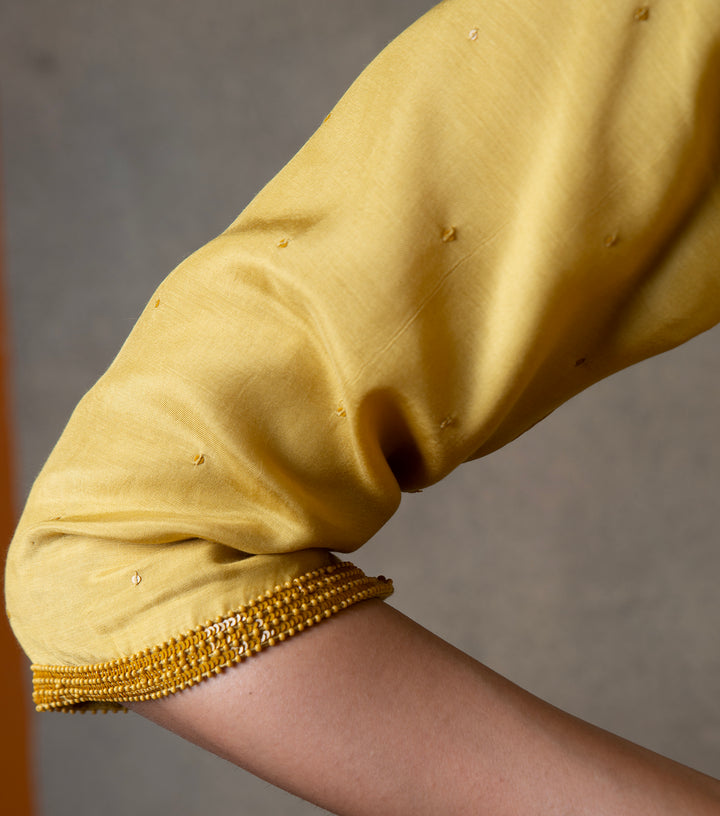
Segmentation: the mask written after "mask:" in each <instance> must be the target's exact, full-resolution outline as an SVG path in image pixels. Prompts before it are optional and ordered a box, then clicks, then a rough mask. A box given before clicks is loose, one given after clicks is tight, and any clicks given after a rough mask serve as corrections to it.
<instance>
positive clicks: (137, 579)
mask: <svg viewBox="0 0 720 816" xmlns="http://www.w3.org/2000/svg"><path fill="white" fill-rule="evenodd" d="M130 580H131V581H132V582H133V584H135V586H137V585H138V584H139V583H140V581H142V577H141V576H140V573H139V572H138V571H137V570H135V574H134V575H133V577H132V578H131V579H130Z"/></svg>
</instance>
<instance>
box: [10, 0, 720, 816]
mask: <svg viewBox="0 0 720 816" xmlns="http://www.w3.org/2000/svg"><path fill="white" fill-rule="evenodd" d="M431 4H432V3H431V2H429V0H393V2H392V3H388V2H386V0H363V2H357V0H302V2H301V3H299V2H297V0H263V2H262V3H256V2H247V1H246V2H234V3H231V2H229V0H204V2H202V3H197V2H189V0H154V1H153V2H149V3H140V2H137V0H129V2H128V1H127V0H125V2H120V0H65V2H63V3H58V2H53V0H34V1H33V2H32V3H19V2H13V0H1V2H0V12H1V13H2V25H0V94H1V97H0V98H1V103H2V110H1V123H2V128H3V132H2V139H3V142H4V161H5V167H4V185H5V190H4V195H5V202H6V231H7V273H8V274H7V277H8V288H9V297H10V306H11V321H12V327H13V341H14V350H15V367H14V373H15V383H14V386H15V387H14V393H15V415H16V427H17V430H18V448H19V451H20V458H21V462H20V465H21V471H22V483H21V485H20V487H19V493H20V494H21V495H24V494H25V493H26V492H27V490H28V489H29V486H30V483H31V481H32V478H33V477H34V475H35V473H36V472H37V471H38V469H39V468H40V466H41V465H42V462H43V460H44V458H45V456H46V455H47V453H48V452H49V449H50V447H51V445H52V444H53V443H54V441H55V439H56V438H57V436H58V435H59V433H60V431H61V430H62V427H63V425H64V423H65V421H66V420H67V417H68V415H69V413H70V411H71V410H72V408H73V407H74V405H75V403H76V402H77V400H78V399H79V397H80V396H81V394H82V393H83V392H84V391H85V390H86V389H87V388H88V387H89V386H90V385H91V384H92V383H93V382H94V380H95V379H96V378H97V377H98V376H99V374H100V373H101V372H102V371H103V369H104V368H105V367H106V366H107V364H108V363H109V362H110V360H111V359H112V357H113V355H114V354H115V352H116V351H117V349H118V347H119V345H120V343H121V342H122V340H123V339H124V337H125V335H126V334H127V332H128V331H129V329H130V328H131V326H132V324H133V322H134V320H135V318H136V317H137V315H138V314H139V312H140V310H141V308H142V307H143V305H144V304H145V302H146V300H147V298H148V297H149V296H150V294H151V293H152V291H153V289H154V287H155V286H156V285H157V284H158V282H159V281H160V280H161V279H162V278H163V277H164V276H165V275H166V274H167V273H168V272H169V271H170V270H171V269H172V267H174V266H175V264H176V263H177V262H178V261H179V260H181V259H182V258H183V257H184V256H186V255H187V254H189V253H190V252H191V251H193V250H194V249H195V248H197V247H198V246H199V245H201V244H202V243H204V242H205V241H207V240H209V239H210V238H211V237H213V236H214V235H215V234H217V233H218V232H219V231H220V230H222V229H223V228H224V227H225V226H226V225H227V224H228V223H229V222H230V221H231V220H232V219H233V218H234V216H235V215H236V214H237V213H238V212H239V211H240V210H241V209H242V207H243V206H244V205H245V204H246V203H247V202H248V201H249V200H250V199H251V198H252V196H253V195H254V193H255V192H256V191H257V190H258V189H259V188H260V186H262V184H263V183H264V182H266V181H267V180H268V179H269V178H271V177H272V175H274V173H275V172H276V171H277V170H278V169H280V167H281V166H282V165H283V164H284V163H285V161H287V160H288V159H289V158H290V157H291V155H292V154H293V153H294V152H295V150H296V149H297V148H299V147H300V145H301V144H302V143H303V142H304V141H305V139H306V138H307V137H308V136H309V135H310V134H311V133H312V131H313V130H314V129H315V127H316V126H317V125H318V124H319V123H320V122H321V121H322V119H323V117H324V115H325V114H326V112H327V111H328V110H329V109H330V108H331V107H332V105H333V104H334V102H335V101H336V100H337V98H338V97H339V96H340V95H341V93H342V92H343V91H344V90H345V88H346V87H347V85H348V84H349V83H350V82H351V81H352V79H353V78H354V77H355V75H356V74H357V73H358V72H359V71H360V69H361V68H363V67H364V65H365V64H366V63H367V62H369V61H370V59H371V58H372V57H373V56H374V55H375V54H376V53H377V52H378V51H379V50H380V49H381V48H382V47H383V46H384V45H385V44H386V43H387V42H388V41H389V40H390V39H391V38H392V37H393V36H394V35H395V34H397V33H399V31H400V30H402V29H403V28H404V27H405V26H406V25H407V24H409V23H410V22H411V21H412V20H413V19H415V18H416V17H417V16H419V15H420V14H421V13H422V12H424V11H425V10H426V9H427V8H429V7H430V5H431ZM719 338H720V334H718V330H717V329H716V330H714V331H713V332H710V333H708V334H706V335H704V336H703V337H701V338H698V339H697V340H695V341H693V342H692V343H690V344H688V345H686V346H684V347H683V348H681V349H679V350H676V351H674V352H671V353H670V354H667V355H664V356H663V357H661V358H658V359H655V360H653V361H649V362H646V363H643V364H642V365H640V366H637V367H635V368H634V369H631V370H629V371H626V372H623V373H621V374H620V375H616V376H615V377H614V378H612V379H610V380H608V381H606V382H604V383H601V384H600V385H598V386H595V387H594V388H592V389H591V390H590V391H588V392H586V393H585V394H583V395H581V396H580V397H578V398H576V399H575V400H573V401H572V402H571V403H569V404H568V405H566V406H564V407H563V408H562V409H560V410H559V411H557V412H556V413H555V414H554V415H553V416H552V417H550V418H549V419H548V420H546V421H545V422H544V423H542V424H541V425H540V426H538V427H536V428H535V429H534V430H533V431H531V432H530V433H528V434H526V435H525V436H524V437H523V438H521V439H520V440H518V441H517V442H515V443H513V444H512V445H510V446H509V447H508V448H506V449H504V450H503V451H501V452H499V453H497V454H494V455H493V456H491V457H488V458H487V459H485V460H481V461H478V462H474V463H472V464H469V465H466V466H464V467H462V468H460V469H459V470H458V471H457V472H456V473H455V474H453V475H452V476H451V477H450V478H449V479H447V480H446V481H445V482H443V483H441V484H440V485H438V486H436V487H434V488H432V489H430V490H427V491H425V492H424V493H423V494H422V495H412V496H409V497H407V499H406V500H405V501H404V503H403V506H402V507H401V509H400V511H399V512H398V514H397V515H396V517H395V518H394V519H393V520H392V521H391V522H390V523H389V524H388V525H387V526H386V528H385V529H384V530H382V531H381V533H380V534H379V535H378V536H377V537H376V538H375V539H374V540H373V541H372V542H370V543H369V544H368V545H366V546H365V547H364V549H363V551H361V552H360V553H358V555H357V558H356V560H357V562H358V563H359V564H360V566H363V567H365V568H367V569H368V570H370V571H375V572H382V573H384V574H387V575H390V576H392V577H393V578H394V579H395V583H396V588H397V589H396V594H395V596H394V599H393V601H392V602H393V603H394V604H395V605H396V606H398V607H399V608H400V609H402V610H403V611H404V612H406V613H407V614H409V615H411V616H412V617H414V618H416V619H417V620H419V621H420V622H421V623H423V624H424V625H425V626H427V627H428V628H430V629H432V630H433V631H435V632H437V633H438V634H440V635H442V636H443V637H445V638H447V639H449V640H450V641H452V642H453V643H454V644H456V645H457V646H459V647H461V648H463V649H465V650H466V651H468V652H469V653H470V654H472V655H473V656H475V657H477V658H478V659H480V660H482V661H484V662H486V663H487V664H489V665H490V666H491V667H493V668H494V669H495V670H497V671H499V672H501V673H503V674H505V675H506V676H508V677H510V678H511V679H513V680H515V681H516V682H517V683H519V684H520V685H522V686H524V687H526V688H529V689H530V690H532V691H534V692H535V693H537V694H538V695H540V696H542V697H544V698H546V699H548V700H549V701H551V702H552V703H554V704H556V705H558V706H560V707H563V708H565V709H568V710H570V711H571V712H573V713H574V714H577V715H579V716H581V717H584V718H587V719H590V720H592V721H593V722H595V723H597V724H599V725H601V726H603V727H606V728H609V729H611V730H613V731H616V732H619V733H621V734H623V735H624V736H626V737H628V738H630V739H633V740H635V741H638V742H641V743H643V744H645V745H647V746H648V747H651V748H653V749H655V750H657V751H660V752H662V753H665V754H668V755H670V756H672V757H674V758H676V759H678V760H680V761H683V762H686V763H689V764H691V765H694V766H696V767H698V768H700V769H702V770H704V771H706V772H708V773H711V774H714V775H716V776H720V694H718V685H719V684H720V647H719V646H718V637H717V630H718V622H719V621H720V595H719V594H718V592H717V584H718V578H719V577H720V546H718V542H719V541H720V522H719V521H718V514H717V509H716V508H717V502H718V486H719V483H720V479H719V473H718V471H719V465H718V462H719V461H720V443H719V442H718V435H717V432H716V427H717V416H718V407H719V406H720V377H718V374H719V373H720V364H719V359H718V351H717V342H718V339H719ZM34 729H35V737H36V756H37V777H38V788H39V790H38V793H39V798H40V801H41V813H42V814H44V816H64V815H65V814H68V815H69V814H73V816H84V815H85V814H87V815H88V816H90V814H92V816H94V815H95V814H97V813H104V814H105V815H106V816H115V815H117V816H120V814H123V816H124V814H127V813H131V812H132V813H135V814H140V816H142V814H153V813H157V812H166V813H169V812H176V813H181V814H200V813H204V812H206V811H210V810H212V811H213V812H220V811H221V810H229V811H231V812H233V813H238V814H253V815H254V816H262V814H268V815H269V814H277V813H283V814H301V813H308V814H309V813H311V812H317V811H316V809H314V808H312V807H310V806H309V805H305V804H303V803H301V802H296V801H295V800H293V799H292V798H290V797H288V796H287V795H285V794H283V793H280V792H278V791H275V790H274V789H271V788H269V787H268V786H267V785H265V784H264V783H261V782H259V781H257V780H255V779H253V778H252V777H250V776H248V775H247V774H244V773H243V772H241V771H238V770H237V769H234V768H232V767H230V766H228V765H225V764H224V763H222V762H221V761H220V760H217V759H215V758H214V757H211V756H209V755H204V754H203V753H202V752H201V751H199V750H198V749H195V748H194V747H192V746H189V745H186V744H184V743H182V742H181V741H180V740H179V739H176V738H174V737H172V736H171V735H169V734H166V733H164V732H162V731H161V730H160V729H157V728H155V727H153V726H151V725H149V724H147V723H145V722H144V721H141V720H140V719H139V718H137V717H134V716H108V717H67V716H63V715H42V716H40V715H38V716H37V717H36V718H35V719H34Z"/></svg>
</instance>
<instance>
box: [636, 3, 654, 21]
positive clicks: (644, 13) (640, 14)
mask: <svg viewBox="0 0 720 816" xmlns="http://www.w3.org/2000/svg"><path fill="white" fill-rule="evenodd" d="M649 17H650V6H640V8H637V9H635V19H636V20H637V21H638V22H641V23H642V22H645V20H647V19H648V18H649Z"/></svg>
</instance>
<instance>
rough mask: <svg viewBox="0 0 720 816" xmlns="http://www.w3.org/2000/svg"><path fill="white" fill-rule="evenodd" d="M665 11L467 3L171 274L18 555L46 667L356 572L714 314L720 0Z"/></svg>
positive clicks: (31, 649)
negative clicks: (395, 526) (485, 463)
mask: <svg viewBox="0 0 720 816" xmlns="http://www.w3.org/2000/svg"><path fill="white" fill-rule="evenodd" d="M643 8H644V9H645V10H644V11H643ZM643 8H641V7H639V6H638V5H637V4H636V3H633V2H627V1H626V0H605V2H602V3H577V2H566V0H532V1H529V0H526V1H525V2H517V1H516V0H514V1H513V2H504V1H503V0H483V1H482V2H478V0H445V2H443V3H441V4H440V5H438V6H437V7H435V8H434V9H432V10H431V11H430V12H429V13H428V14H426V15H425V16H424V17H423V18H421V19H420V20H419V21H418V22H417V23H415V24H414V25H413V26H412V27H410V28H409V29H408V30H407V31H406V32H404V33H403V34H402V35H401V36H400V37H399V38H398V39H396V40H395V41H394V42H393V43H391V44H390V45H389V46H388V47H387V48H386V49H385V50H384V51H383V52H382V53H381V54H380V55H379V56H378V57H377V58H376V59H375V61H374V62H373V63H372V64H371V65H370V66H369V67H368V68H367V69H366V70H365V71H364V72H363V73H362V74H361V76H360V77H359V78H358V80H357V81H356V82H355V83H354V84H353V86H352V87H351V88H350V90H349V91H348V92H347V93H346V95H345V96H344V97H343V98H342V99H341V100H340V102H339V103H338V104H337V106H336V107H335V109H334V110H333V111H332V112H331V114H330V116H329V117H328V119H327V120H326V121H325V122H324V123H322V125H321V126H320V127H319V129H318V131H317V132H316V133H315V135H314V136H313V137H312V138H311V139H310V141H309V142H308V143H307V144H306V145H305V146H304V147H303V148H302V149H301V150H300V152H299V153H298V154H297V155H296V156H295V158H294V159H292V161H290V163H289V164H288V165H287V166H286V167H285V168H284V169H283V170H282V171H281V172H280V173H279V174H278V175H277V176H276V178H275V179H273V180H272V181H271V182H270V183H269V184H268V185H267V186H266V187H265V188H264V189H263V190H262V191H261V192H260V194H259V195H258V196H257V197H256V198H255V200H254V201H253V202H252V203H251V204H250V205H249V206H248V207H247V208H246V209H245V210H244V212H243V213H242V214H241V215H240V216H239V218H238V219H237V220H236V221H235V222H234V223H233V224H232V225H231V226H230V227H229V228H228V229H227V230H226V231H225V232H224V233H223V234H222V235H220V236H219V237H217V238H216V239H214V240H213V241H211V242H210V243H209V244H207V245H206V246H205V247H203V248H202V249H200V250H199V251H198V252H196V253H195V254H194V255H192V256H191V257H190V258H188V259H187V260H186V261H185V262H184V263H182V264H181V265H180V266H179V267H178V268H177V269H176V270H175V271H174V272H173V273H172V274H171V275H170V276H169V277H168V278H167V279H166V280H165V281H164V282H163V283H162V284H161V286H160V287H159V289H158V290H157V292H155V293H154V294H153V296H152V297H151V298H150V301H149V304H148V306H147V308H146V309H145V310H144V312H143V313H142V315H141V316H140V319H139V321H138V323H137V325H136V326H135V328H134V329H133V331H132V333H131V334H130V337H129V338H128V340H127V341H126V343H125V345H124V346H123V348H122V350H121V351H120V353H119V355H118V357H117V358H116V360H115V361H114V362H113V364H112V366H111V367H110V369H109V370H108V371H107V373H106V374H105V375H104V376H103V377H102V378H101V379H100V381H99V382H98V383H97V385H96V386H95V387H94V388H93V389H92V390H91V391H90V392H89V393H88V394H87V395H86V396H85V397H84V399H83V400H82V401H81V402H80V404H79V406H78V407H77V409H76V411H75V412H74V414H73V416H72V418H71V420H70V422H69V424H68V426H67V428H66V430H65V431H64V433H63V435H62V437H61V439H60V441H59V442H58V444H57V446H56V447H55V449H54V450H53V452H52V454H51V456H50V458H49V460H48V462H47V464H46V465H45V467H44V469H43V471H42V473H41V474H40V476H39V478H38V479H37V481H36V483H35V485H34V487H33V490H32V492H31V495H30V497H29V500H28V503H27V506H26V509H25V512H24V514H23V516H22V519H21V521H20V524H19V527H18V530H17V533H16V536H15V539H14V541H13V544H12V547H11V550H10V555H9V559H8V564H7V579H6V581H7V583H6V586H7V604H8V610H9V614H10V617H11V622H12V625H13V627H14V629H15V632H16V634H17V636H18V638H19V640H20V642H21V643H22V645H23V647H24V648H25V650H26V651H27V653H28V654H29V655H30V657H31V659H32V660H33V662H34V663H35V664H40V665H43V666H55V667H78V666H86V665H90V664H96V663H100V662H105V661H117V660H120V659H123V658H127V657H129V656H132V655H135V654H137V653H139V652H141V651H143V650H147V649H149V648H150V647H153V646H160V645H162V644H165V643H167V642H169V641H170V640H171V639H173V638H178V637H180V636H181V635H184V634H186V633H188V632H191V631H193V630H195V629H196V628H197V627H199V626H203V625H206V623H207V622H208V621H213V620H216V619H217V618H218V617H222V616H226V615H228V614H229V613H230V612H231V611H232V610H237V609H239V608H240V607H243V606H246V605H248V604H252V603H253V602H254V601H255V599H257V598H259V597H260V596H262V595H264V594H265V593H266V592H268V591H270V592H273V591H274V590H275V588H276V587H279V586H283V585H285V583H286V582H288V581H292V580H293V579H298V578H301V577H302V576H306V575H307V574H308V573H312V572H313V571H317V570H322V569H324V568H326V567H328V566H331V565H335V564H336V563H337V561H338V559H337V557H336V556H335V555H334V554H333V553H350V552H352V551H353V550H355V549H357V548H358V547H359V546H361V545H362V544H363V543H364V542H365V541H367V540H368V539H369V538H370V537H371V536H372V535H373V534H374V533H375V532H376V531H377V530H378V529H379V528H380V527H381V526H382V525H383V524H384V523H385V522H386V521H387V520H388V518H389V517H390V516H391V515H392V514H393V512H394V511H395V509H396V508H397V506H398V503H399V502H400V497H401V491H406V490H415V489H419V488H422V487H425V486H427V485H430V484H432V483H434V482H436V481H438V480H439V479H442V478H443V477H444V476H445V475H446V474H448V473H449V472H450V471H452V470H453V469H454V468H455V467H457V466H458V465H459V464H461V463H463V462H465V461H467V460H469V459H473V458H476V457H480V456H483V455H485V454H487V453H490V452H491V451H493V450H496V449H497V448H499V447H501V446H503V445H505V444H506V443H508V442H509V441H511V440H512V439H514V438H515V437H517V436H518V435H519V434H521V433H523V432H524V431H525V430H527V429H528V428H529V427H531V426H532V425H533V424H535V423H536V422H538V421H539V420H540V419H542V418H543V417H544V416H546V415H547V414H548V413H550V412H551V411H553V410H554V409H555V408H556V407H557V406H559V405H560V404H561V403H563V402H564V401H565V400H567V399H569V398H570V397H572V396H573V395H574V394H576V393H578V392H579V391H581V390H583V389H584V388H586V387H587V386H589V385H591V384H592V383H594V382H596V381H597V380H599V379H601V378H603V377H605V376H607V375H609V374H611V373H612V372H614V371H617V370H618V369H621V368H623V367H625V366H628V365H631V364H632V363H635V362H637V361H639V360H641V359H643V358H646V357H648V356H651V355H653V354H657V353H658V352H661V351H663V350H665V349H668V348H670V347H672V346H675V345H677V344H679V343H682V342H683V341H685V340H687V339H689V338H690V337H692V336H694V335H696V334H698V333H699V332H702V331H704V330H705V329H708V328H710V327H711V326H712V325H714V324H715V323H717V322H718V320H720V276H719V274H718V269H719V261H718V248H719V247H720V218H719V215H718V214H719V212H720V209H719V205H720V185H719V184H718V148H719V147H720V138H719V137H720V132H719V131H720V4H718V2H717V0H695V1H694V2H692V3H679V2H675V1H674V0H656V2H654V3H652V4H650V5H649V6H647V7H643ZM368 581H370V584H371V585H372V580H371V579H368ZM378 587H379V588H378ZM376 589H377V593H376V594H377V596H379V597H384V596H385V595H387V594H388V593H389V591H390V589H389V588H388V587H387V586H386V585H385V584H384V582H380V583H379V584H378V585H377V587H376ZM287 648H292V647H291V646H287ZM58 682H60V681H58ZM173 690H177V689H176V688H175V687H174V686H172V685H167V687H166V688H165V690H164V691H163V692H162V693H168V691H173ZM76 691H77V690H76ZM67 699H68V700H69V702H68V703H67V705H68V706H70V707H71V706H72V705H73V704H76V705H78V706H80V705H82V702H83V700H82V693H81V692H77V693H76V694H75V697H74V698H72V699H71V698H70V697H68V698H67ZM73 700H74V703H73ZM107 701H108V703H109V705H108V706H107V707H112V704H119V702H122V700H119V701H118V697H113V696H108V697H107Z"/></svg>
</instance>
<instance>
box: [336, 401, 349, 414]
mask: <svg viewBox="0 0 720 816" xmlns="http://www.w3.org/2000/svg"><path fill="white" fill-rule="evenodd" d="M335 413H336V414H337V415H338V416H339V417H346V416H347V411H346V410H345V406H344V405H343V404H342V402H340V403H339V404H338V407H337V411H335Z"/></svg>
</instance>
